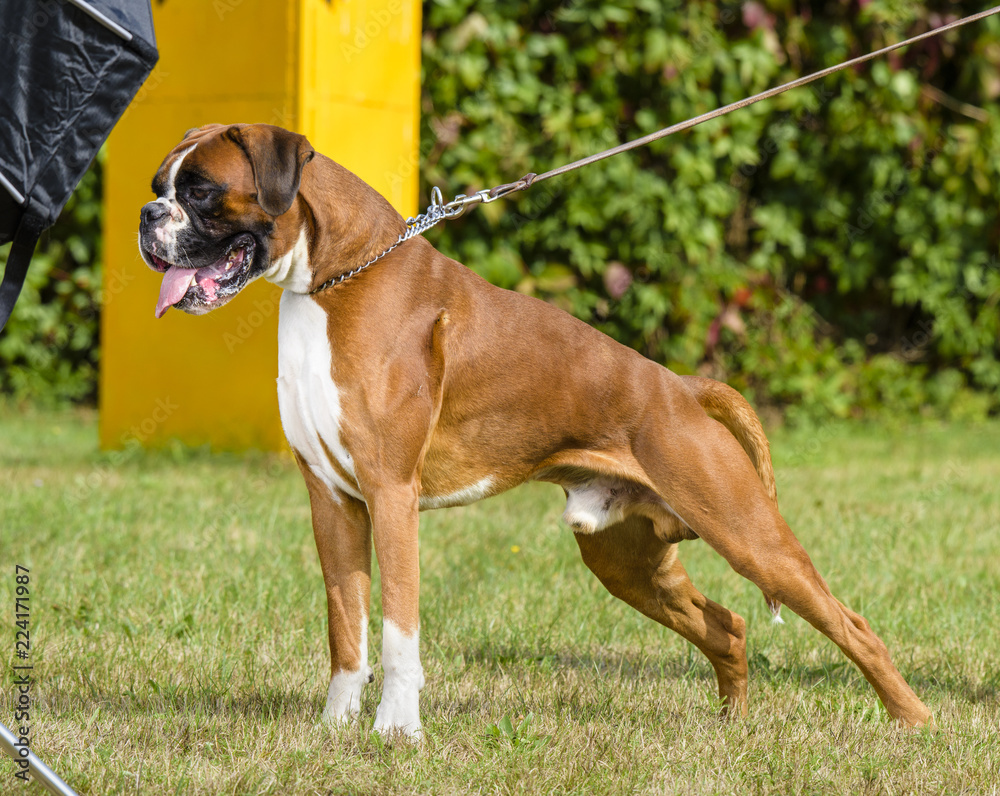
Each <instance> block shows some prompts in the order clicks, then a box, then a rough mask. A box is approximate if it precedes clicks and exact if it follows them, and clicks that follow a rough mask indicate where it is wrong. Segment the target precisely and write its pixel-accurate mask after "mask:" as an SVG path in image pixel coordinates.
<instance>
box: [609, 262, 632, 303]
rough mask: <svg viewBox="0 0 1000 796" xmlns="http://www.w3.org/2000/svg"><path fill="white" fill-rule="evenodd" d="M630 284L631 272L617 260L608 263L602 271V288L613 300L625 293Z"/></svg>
mask: <svg viewBox="0 0 1000 796" xmlns="http://www.w3.org/2000/svg"><path fill="white" fill-rule="evenodd" d="M631 284H632V272H631V271H629V270H628V268H626V267H625V266H624V265H622V264H621V263H619V262H614V263H608V267H607V268H606V269H605V271H604V289H605V290H607V291H608V295H609V296H611V298H613V299H614V300H615V301H618V299H620V298H621V297H622V296H624V295H625V291H627V290H628V289H629V286H630V285H631Z"/></svg>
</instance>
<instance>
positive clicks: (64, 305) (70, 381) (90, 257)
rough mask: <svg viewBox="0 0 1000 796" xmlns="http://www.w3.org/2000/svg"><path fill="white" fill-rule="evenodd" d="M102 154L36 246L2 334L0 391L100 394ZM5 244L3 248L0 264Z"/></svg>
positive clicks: (36, 396)
mask: <svg viewBox="0 0 1000 796" xmlns="http://www.w3.org/2000/svg"><path fill="white" fill-rule="evenodd" d="M103 159H104V156H103V150H102V154H99V155H98V157H97V159H96V160H95V162H94V163H93V164H92V165H91V167H90V170H89V171H88V172H87V173H86V174H85V175H84V178H83V180H82V181H81V182H80V185H79V186H78V187H77V189H76V191H75V192H74V193H73V196H72V197H70V200H69V202H67V203H66V207H65V208H64V209H63V212H62V215H61V216H60V217H59V221H58V222H56V224H55V225H54V226H53V227H52V228H51V229H50V230H49V231H48V232H46V233H44V234H43V235H42V239H41V241H40V242H39V246H38V248H37V249H36V250H35V256H34V258H33V259H32V261H31V268H30V269H29V270H28V277H27V279H26V280H25V283H24V290H23V291H22V293H21V297H20V299H19V300H18V302H17V307H15V309H14V314H13V316H11V319H10V320H9V321H8V322H7V326H6V328H5V329H4V331H3V332H0V395H7V396H12V397H13V398H14V399H16V400H18V401H24V400H30V401H33V402H35V403H39V404H43V405H54V404H64V403H71V402H75V403H93V402H94V401H95V399H96V397H97V366H98V360H99V359H100V306H101V162H102V161H103ZM9 248H10V247H9V246H5V247H4V249H3V253H2V254H0V263H3V264H4V265H6V257H7V251H8V250H9Z"/></svg>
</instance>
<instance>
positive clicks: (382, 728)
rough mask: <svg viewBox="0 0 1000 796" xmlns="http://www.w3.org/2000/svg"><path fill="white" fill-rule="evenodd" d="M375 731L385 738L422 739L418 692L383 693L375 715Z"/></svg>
mask: <svg viewBox="0 0 1000 796" xmlns="http://www.w3.org/2000/svg"><path fill="white" fill-rule="evenodd" d="M375 731H376V732H378V733H380V734H381V735H383V736H384V737H385V738H390V737H392V736H396V735H401V736H403V737H404V738H406V739H407V740H410V741H419V740H420V739H421V737H423V729H422V728H421V726H420V694H419V692H418V691H417V690H416V689H414V690H412V691H411V692H408V693H396V694H390V693H385V692H383V694H382V702H381V703H380V704H379V706H378V711H377V712H376V713H375Z"/></svg>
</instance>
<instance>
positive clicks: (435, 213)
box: [309, 174, 535, 293]
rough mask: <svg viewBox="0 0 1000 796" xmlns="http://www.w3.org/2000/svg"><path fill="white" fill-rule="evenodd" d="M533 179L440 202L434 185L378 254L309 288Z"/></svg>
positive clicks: (341, 277)
mask: <svg viewBox="0 0 1000 796" xmlns="http://www.w3.org/2000/svg"><path fill="white" fill-rule="evenodd" d="M534 179H535V175H534V174H527V175H525V176H524V177H522V178H521V179H520V180H518V181H517V182H511V183H507V184H506V185H498V186H497V187H496V188H493V189H492V190H489V191H487V190H482V191H476V193H474V194H472V195H471V196H466V195H465V194H459V195H458V196H456V197H455V198H454V199H452V200H451V201H450V202H448V203H447V204H445V203H444V196H443V194H442V193H441V189H440V188H438V187H436V186H435V187H434V188H432V189H431V203H430V206H429V207H428V208H427V210H426V212H424V213H420V214H419V215H417V216H415V217H414V218H408V219H406V232H404V233H403V234H402V235H400V236H399V237H398V238H397V239H396V242H395V243H394V244H392V246H390V247H389V248H388V249H386V250H385V251H384V252H382V253H381V254H380V255H378V257H373V258H372V259H371V260H369V261H368V262H366V263H365V264H364V265H359V266H358V267H357V268H354V269H352V270H350V271H347V272H346V273H343V274H340V275H338V276H335V277H333V278H332V279H328V280H326V281H325V282H324V283H323V284H322V285H320V286H319V287H317V288H314V289H313V290H311V291H309V292H310V293H319V292H320V291H321V290H326V289H327V288H330V287H333V286H334V285H339V284H340V283H341V282H343V281H344V280H345V279H348V278H350V277H352V276H354V275H355V274H357V273H359V272H360V271H363V270H365V269H366V268H367V267H368V266H369V265H373V264H374V263H377V262H378V261H379V260H381V259H382V258H383V257H385V256H386V255H387V254H388V253H389V252H391V251H392V250H393V249H395V248H396V247H397V246H399V244H401V243H404V242H405V241H408V240H409V239H410V238H415V237H416V236H417V235H423V234H424V233H425V232H426V231H427V230H429V229H430V228H431V227H433V226H434V225H436V224H438V223H439V222H441V221H444V220H445V219H449V218H458V217H459V216H460V215H462V213H464V212H465V209H466V208H467V207H471V206H472V205H477V204H489V203H490V202H495V201H496V200H497V199H501V198H503V197H504V196H507V194H510V193H514V192H515V191H521V190H524V189H525V188H527V187H528V186H529V185H531V183H532V181H533V180H534Z"/></svg>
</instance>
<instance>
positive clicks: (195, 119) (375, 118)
mask: <svg viewBox="0 0 1000 796" xmlns="http://www.w3.org/2000/svg"><path fill="white" fill-rule="evenodd" d="M153 16H154V20H155V23H156V35H157V43H158V45H159V49H160V62H159V64H158V65H157V67H156V69H155V70H154V71H153V73H152V75H151V76H150V78H149V80H147V82H146V85H145V86H144V87H143V88H142V89H141V90H140V92H139V94H138V96H137V97H136V99H135V101H134V102H133V103H132V105H131V106H130V107H129V109H128V110H127V111H126V114H125V116H124V118H123V119H122V120H121V122H120V123H119V124H118V126H117V127H116V128H115V131H114V132H113V133H112V135H111V138H110V141H109V146H108V160H107V167H106V171H105V189H104V196H105V221H104V253H105V272H104V310H103V316H102V326H101V335H102V361H101V385H100V412H101V419H100V427H101V445H102V446H103V447H105V448H117V447H122V446H123V445H125V444H127V443H129V442H130V441H131V440H133V439H134V440H138V441H139V442H141V443H143V444H144V445H152V446H156V445H159V444H162V443H164V442H166V441H168V440H170V439H180V440H182V441H183V442H185V443H188V444H192V445H201V444H205V443H209V444H211V445H212V447H213V448H219V449H243V448H262V449H270V450H277V449H280V448H282V447H284V444H285V443H284V435H283V434H282V431H281V424H280V421H279V418H278V402H277V396H276V392H275V378H276V377H277V315H278V312H277V308H278V298H279V295H280V291H279V290H278V289H277V288H275V287H274V286H272V285H270V284H267V283H265V282H264V281H263V280H258V281H257V282H255V283H254V284H252V285H250V286H249V287H248V288H247V289H246V290H244V291H243V293H241V294H240V295H239V296H237V297H236V298H235V299H234V300H233V301H232V303H230V304H229V305H227V306H226V307H223V308H221V309H219V310H218V311H216V312H212V313H209V314H208V315H203V316H200V317H195V316H190V315H185V314H184V313H181V312H179V311H177V310H170V311H168V312H167V314H166V315H165V316H164V317H163V318H162V319H160V320H156V319H155V318H154V317H153V309H154V307H155V306H156V298H157V295H158V293H159V288H160V281H161V278H160V277H159V275H157V274H155V273H154V272H152V271H151V270H149V269H148V268H147V267H146V266H145V264H144V263H143V262H142V259H141V258H140V257H139V253H138V250H137V248H136V233H137V228H138V222H139V209H140V208H141V207H142V205H143V204H145V203H146V202H148V201H150V200H151V199H152V198H153V195H152V193H151V191H150V182H151V180H152V177H153V174H154V173H155V171H156V169H157V167H158V166H159V165H160V162H161V160H162V159H163V157H164V155H166V153H167V152H168V151H169V150H170V149H171V148H172V147H173V146H174V145H175V144H176V143H177V142H178V141H180V139H181V137H182V136H183V135H184V132H185V131H186V130H188V129H189V128H191V127H198V126H200V125H202V124H207V123H209V122H223V123H230V122H266V123H269V124H277V125H280V126H282V127H287V128H289V129H294V130H298V131H300V132H303V133H305V134H306V135H307V136H308V137H309V140H310V141H311V143H312V144H313V146H314V147H315V148H316V149H317V150H318V151H320V152H322V153H324V154H325V155H328V156H330V157H332V158H333V159H334V160H336V161H338V162H339V163H341V164H343V165H344V166H346V167H347V168H349V169H351V170H352V171H353V172H355V173H356V174H358V175H359V176H360V177H362V178H363V179H365V180H367V181H368V182H369V183H370V184H371V185H373V186H374V187H375V188H376V189H377V190H379V191H380V192H381V193H383V194H384V195H385V196H386V197H387V198H388V199H389V201H390V202H392V204H393V205H394V206H395V207H396V209H397V210H399V211H400V212H401V213H403V215H406V216H410V215H414V214H415V213H416V212H417V171H418V168H417V167H418V162H419V161H418V145H419V140H418V122H419V79H420V4H419V3H418V2H416V0H329V1H328V0H287V2H280V0H168V2H164V3H154V4H153Z"/></svg>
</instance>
